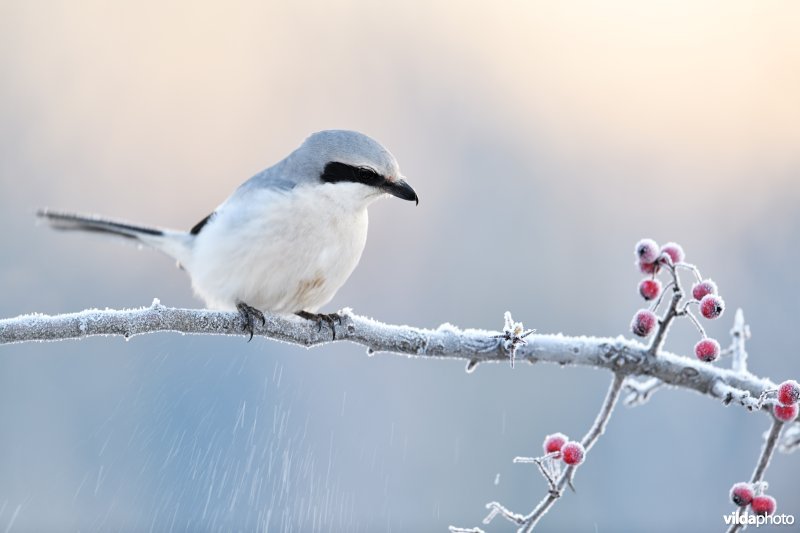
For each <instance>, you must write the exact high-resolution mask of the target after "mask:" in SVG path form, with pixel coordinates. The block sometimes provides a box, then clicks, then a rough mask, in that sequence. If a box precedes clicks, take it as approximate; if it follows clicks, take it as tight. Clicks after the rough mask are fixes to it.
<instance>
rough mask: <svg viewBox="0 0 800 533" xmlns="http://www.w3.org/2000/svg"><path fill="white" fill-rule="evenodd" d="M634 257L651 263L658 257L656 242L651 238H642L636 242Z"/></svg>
mask: <svg viewBox="0 0 800 533" xmlns="http://www.w3.org/2000/svg"><path fill="white" fill-rule="evenodd" d="M636 259H638V260H639V261H640V262H642V263H653V262H655V260H656V259H658V244H656V241H654V240H653V239H642V240H641V241H639V242H637V243H636Z"/></svg>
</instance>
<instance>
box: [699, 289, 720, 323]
mask: <svg viewBox="0 0 800 533" xmlns="http://www.w3.org/2000/svg"><path fill="white" fill-rule="evenodd" d="M724 310H725V302H724V301H723V299H722V298H720V297H719V296H717V295H715V294H706V295H705V296H703V299H702V300H700V313H701V314H702V315H703V316H704V317H706V318H708V319H713V318H717V317H719V316H720V315H721V314H722V312H723V311H724Z"/></svg>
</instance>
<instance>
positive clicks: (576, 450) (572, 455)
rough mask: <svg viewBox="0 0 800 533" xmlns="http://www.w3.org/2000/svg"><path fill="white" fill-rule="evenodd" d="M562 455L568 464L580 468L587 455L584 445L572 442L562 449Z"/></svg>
mask: <svg viewBox="0 0 800 533" xmlns="http://www.w3.org/2000/svg"><path fill="white" fill-rule="evenodd" d="M561 455H562V456H563V459H564V462H565V463H566V464H568V465H570V466H578V465H579V464H581V463H582V462H583V456H584V455H586V450H584V449H583V444H581V443H580V442H575V441H570V442H568V443H566V444H565V445H564V446H562V447H561Z"/></svg>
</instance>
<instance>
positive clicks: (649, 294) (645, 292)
mask: <svg viewBox="0 0 800 533" xmlns="http://www.w3.org/2000/svg"><path fill="white" fill-rule="evenodd" d="M639 294H641V295H642V298H644V299H645V300H653V299H654V298H658V295H659V294H661V282H660V281H658V280H657V279H643V280H642V281H641V282H640V283H639Z"/></svg>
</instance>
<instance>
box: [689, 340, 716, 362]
mask: <svg viewBox="0 0 800 533" xmlns="http://www.w3.org/2000/svg"><path fill="white" fill-rule="evenodd" d="M719 352H720V346H719V343H718V342H717V341H715V340H714V339H703V340H701V341H700V342H698V343H697V344H695V345H694V354H695V355H696V356H697V358H698V359H700V360H701V361H705V362H706V363H710V362H712V361H716V360H717V358H718V357H719Z"/></svg>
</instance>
